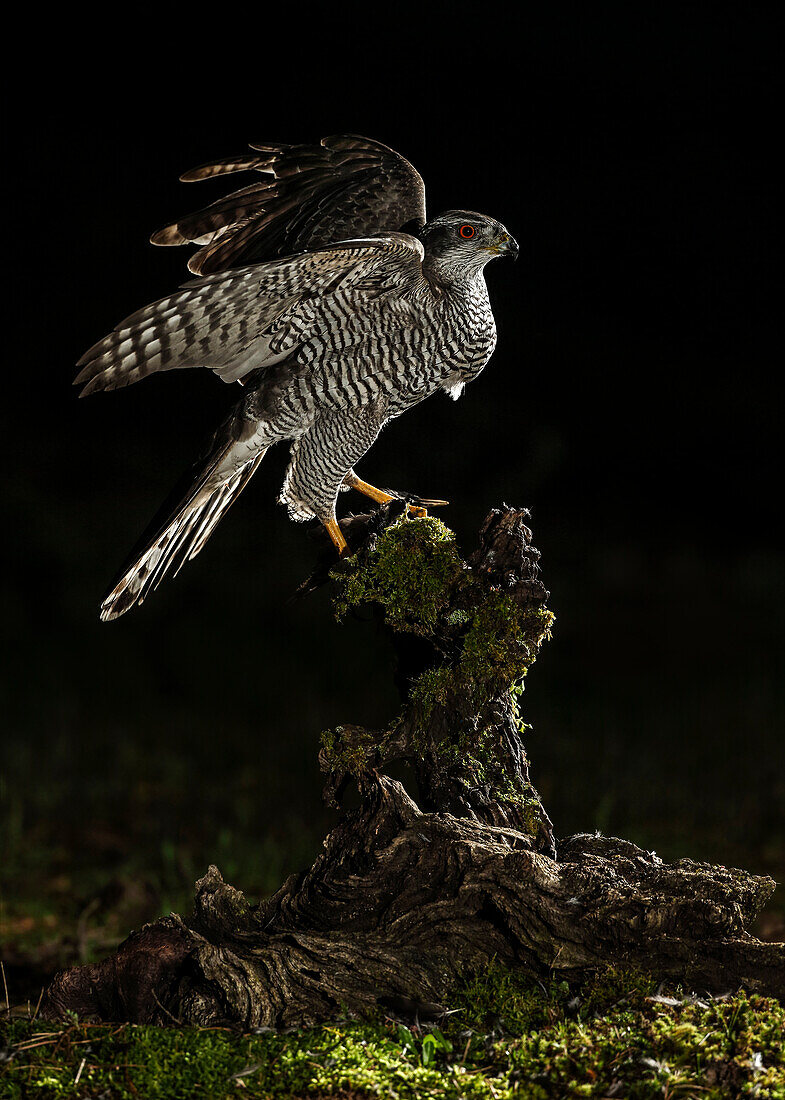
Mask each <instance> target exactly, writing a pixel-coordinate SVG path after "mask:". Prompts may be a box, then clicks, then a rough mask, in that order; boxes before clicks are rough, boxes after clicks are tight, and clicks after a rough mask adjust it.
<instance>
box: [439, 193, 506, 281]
mask: <svg viewBox="0 0 785 1100" xmlns="http://www.w3.org/2000/svg"><path fill="white" fill-rule="evenodd" d="M418 236H419V238H420V240H421V241H422V243H423V246H424V248H425V267H426V268H427V270H428V273H429V274H430V275H435V276H436V277H437V278H439V279H441V280H444V281H452V280H453V279H456V278H466V276H467V275H468V274H472V273H474V272H480V271H482V269H483V268H484V267H485V265H486V264H487V263H488V261H489V260H493V259H495V257H496V256H512V258H513V259H515V258H516V257H517V255H518V243H517V241H516V240H515V238H514V237H512V236H510V234H509V233H508V232H507V230H506V229H505V228H504V226H503V225H502V223H501V222H497V221H496V219H495V218H489V217H488V216H487V215H485V214H478V213H476V211H474V210H447V211H446V212H445V213H444V214H439V216H438V217H436V218H433V219H432V220H431V221H429V222H426V224H425V225H424V226H423V227H422V229H420V231H419V233H418Z"/></svg>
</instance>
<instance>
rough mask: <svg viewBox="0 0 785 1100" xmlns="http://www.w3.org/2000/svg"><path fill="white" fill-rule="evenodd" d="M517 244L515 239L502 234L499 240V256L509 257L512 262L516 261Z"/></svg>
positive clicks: (518, 250) (507, 234)
mask: <svg viewBox="0 0 785 1100" xmlns="http://www.w3.org/2000/svg"><path fill="white" fill-rule="evenodd" d="M519 252H520V249H519V248H518V242H517V241H516V239H515V237H511V236H510V234H509V233H503V234H502V235H501V237H500V238H499V254H500V255H501V256H510V257H511V258H512V259H513V260H517V259H518V253H519Z"/></svg>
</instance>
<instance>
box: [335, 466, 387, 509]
mask: <svg viewBox="0 0 785 1100" xmlns="http://www.w3.org/2000/svg"><path fill="white" fill-rule="evenodd" d="M343 483H344V485H348V486H349V487H350V488H351V489H356V490H357V492H358V493H362V494H363V496H366V497H370V498H371V500H375V501H377V503H379V504H389V503H390V501H391V500H397V499H398V498H397V497H396V496H394V495H393V494H392V493H385V491H384V489H377V488H376V486H375V485H369V484H368V482H367V481H363V480H362V479H361V478H359V477H358V476H357V474H356V473H355V472H354V470H350V471H349V473H348V474H347V475H346V477H345V478H344V479H343Z"/></svg>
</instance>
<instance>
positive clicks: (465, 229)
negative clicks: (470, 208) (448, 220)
mask: <svg viewBox="0 0 785 1100" xmlns="http://www.w3.org/2000/svg"><path fill="white" fill-rule="evenodd" d="M458 232H459V233H460V235H461V236H462V237H463V239H464V240H465V241H468V240H470V239H471V238H472V237H473V236H474V234H475V233H476V232H477V231H476V229H475V228H474V226H473V225H462V226H461V228H460V229H459V230H458Z"/></svg>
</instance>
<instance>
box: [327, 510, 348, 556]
mask: <svg viewBox="0 0 785 1100" xmlns="http://www.w3.org/2000/svg"><path fill="white" fill-rule="evenodd" d="M322 523H323V525H324V528H325V530H326V531H327V534H328V535H329V536H330V538H331V539H332V541H333V542H334V543H335V546H336V548H337V550H338V553H339V554H340V555H341V557H343V555H344V553H345V552H346V550H348V548H349V547H348V543H347V541H346V539H345V538H344V537H343V533H342V531H341V528H340V527H339V526H338V521H337V520H336V519H323V520H322Z"/></svg>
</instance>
